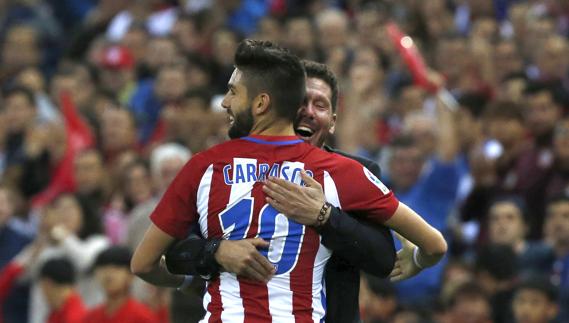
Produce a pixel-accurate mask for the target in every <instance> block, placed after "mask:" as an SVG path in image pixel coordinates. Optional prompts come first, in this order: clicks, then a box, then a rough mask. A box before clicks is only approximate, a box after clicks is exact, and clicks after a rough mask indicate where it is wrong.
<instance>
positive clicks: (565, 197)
mask: <svg viewBox="0 0 569 323" xmlns="http://www.w3.org/2000/svg"><path fill="white" fill-rule="evenodd" d="M562 202H567V203H569V193H566V192H560V193H557V194H555V195H553V196H551V197H550V198H549V199H547V206H548V207H549V206H550V205H552V204H557V203H562Z"/></svg>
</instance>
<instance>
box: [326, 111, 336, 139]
mask: <svg viewBox="0 0 569 323" xmlns="http://www.w3.org/2000/svg"><path fill="white" fill-rule="evenodd" d="M337 117H338V115H337V114H335V113H333V114H332V121H330V129H328V133H329V134H331V135H333V134H334V132H335V131H336V118H337Z"/></svg>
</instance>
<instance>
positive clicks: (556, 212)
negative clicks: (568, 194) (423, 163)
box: [545, 201, 569, 246]
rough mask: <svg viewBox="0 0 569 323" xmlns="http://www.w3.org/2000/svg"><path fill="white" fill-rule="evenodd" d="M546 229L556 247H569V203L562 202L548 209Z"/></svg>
mask: <svg viewBox="0 0 569 323" xmlns="http://www.w3.org/2000/svg"><path fill="white" fill-rule="evenodd" d="M545 225H546V228H547V230H546V231H548V232H546V234H548V235H549V236H548V237H547V238H549V239H551V240H552V241H553V243H554V244H556V245H565V246H567V245H569V202H567V201H560V202H556V203H553V204H551V205H549V206H548V207H547V218H546V224H545Z"/></svg>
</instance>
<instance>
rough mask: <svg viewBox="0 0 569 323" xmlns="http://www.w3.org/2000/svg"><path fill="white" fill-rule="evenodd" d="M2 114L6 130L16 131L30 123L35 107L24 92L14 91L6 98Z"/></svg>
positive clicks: (21, 129) (34, 113) (34, 114)
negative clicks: (14, 92)
mask: <svg viewBox="0 0 569 323" xmlns="http://www.w3.org/2000/svg"><path fill="white" fill-rule="evenodd" d="M4 106H5V108H4V115H5V117H6V125H7V126H8V131H9V132H11V133H17V132H20V131H23V130H24V129H25V128H26V127H27V126H28V125H29V124H31V123H32V122H33V120H34V118H35V116H36V109H35V107H34V106H33V104H32V103H31V102H29V101H28V99H27V97H26V96H25V95H24V94H21V93H16V94H13V95H11V96H9V97H8V98H6V101H5V104H4Z"/></svg>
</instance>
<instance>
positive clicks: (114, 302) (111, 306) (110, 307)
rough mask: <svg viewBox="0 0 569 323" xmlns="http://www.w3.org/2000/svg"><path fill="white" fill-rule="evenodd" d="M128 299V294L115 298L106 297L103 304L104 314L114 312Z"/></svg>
mask: <svg viewBox="0 0 569 323" xmlns="http://www.w3.org/2000/svg"><path fill="white" fill-rule="evenodd" d="M128 297H129V294H128V293H124V294H120V295H117V296H112V295H107V303H106V304H105V310H106V312H107V313H114V312H116V311H117V310H118V309H119V308H120V307H121V306H122V305H123V304H124V303H125V302H126V301H127V300H128Z"/></svg>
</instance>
